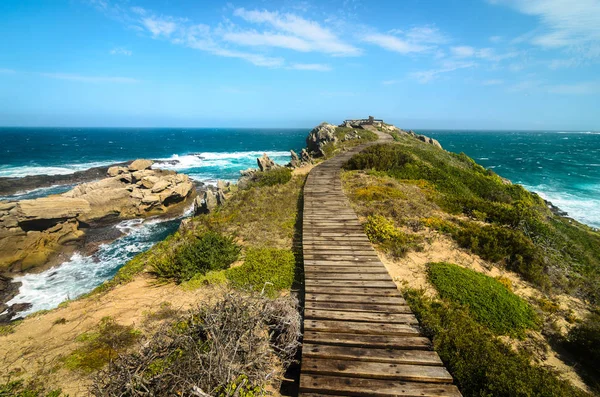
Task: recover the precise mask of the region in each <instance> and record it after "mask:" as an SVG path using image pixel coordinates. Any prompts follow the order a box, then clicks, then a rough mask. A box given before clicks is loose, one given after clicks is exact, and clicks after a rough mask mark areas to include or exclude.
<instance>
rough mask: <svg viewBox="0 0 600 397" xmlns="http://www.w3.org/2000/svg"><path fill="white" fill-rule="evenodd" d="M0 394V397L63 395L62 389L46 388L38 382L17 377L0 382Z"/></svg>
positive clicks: (55, 396)
mask: <svg viewBox="0 0 600 397" xmlns="http://www.w3.org/2000/svg"><path fill="white" fill-rule="evenodd" d="M0 396H2V397H60V396H64V394H63V393H62V390H60V389H56V390H48V389H47V388H46V387H45V386H44V385H43V384H39V382H35V381H29V382H28V383H25V381H23V380H21V379H19V380H14V381H9V382H7V383H5V384H0Z"/></svg>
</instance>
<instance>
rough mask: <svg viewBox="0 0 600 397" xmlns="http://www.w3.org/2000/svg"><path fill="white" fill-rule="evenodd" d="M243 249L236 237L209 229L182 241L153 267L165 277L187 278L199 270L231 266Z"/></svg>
mask: <svg viewBox="0 0 600 397" xmlns="http://www.w3.org/2000/svg"><path fill="white" fill-rule="evenodd" d="M240 251H241V247H240V246H238V245H237V244H236V243H235V241H234V239H233V238H232V237H227V236H223V235H221V234H219V233H216V232H212V231H208V232H206V233H203V234H201V235H199V236H195V237H194V238H192V239H190V241H188V242H186V243H185V244H181V245H180V246H179V247H178V249H177V250H176V251H175V253H174V255H173V256H172V257H170V258H167V260H165V261H162V262H159V263H155V264H154V265H153V268H152V271H153V273H154V274H156V275H157V276H158V277H159V278H162V279H172V280H175V281H177V282H182V281H187V280H189V279H191V278H192V277H194V276H195V275H196V274H205V273H206V272H208V271H211V270H222V269H226V268H228V267H229V266H230V265H231V264H232V263H233V262H235V261H236V260H237V259H238V258H239V255H240Z"/></svg>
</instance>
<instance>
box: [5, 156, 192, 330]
mask: <svg viewBox="0 0 600 397" xmlns="http://www.w3.org/2000/svg"><path fill="white" fill-rule="evenodd" d="M152 165H153V161H152V160H141V159H140V160H135V161H133V162H127V163H123V165H117V166H112V167H109V168H107V169H106V170H105V174H104V175H103V176H104V178H103V179H100V180H97V181H94V182H87V183H83V184H79V185H77V186H76V187H75V188H73V189H71V190H69V191H68V192H65V193H62V194H59V195H52V196H48V197H42V198H37V199H31V200H20V201H2V202H0V274H2V275H3V277H2V279H1V280H0V313H1V314H2V315H1V316H0V322H1V321H2V319H3V318H4V320H6V318H10V317H12V316H13V315H14V313H15V312H17V311H21V310H23V308H22V307H19V308H8V307H7V306H6V305H5V302H7V301H9V300H10V299H12V298H13V297H14V296H15V295H16V294H17V293H18V287H19V286H18V285H17V284H15V283H12V282H11V281H10V280H11V279H10V277H11V276H14V275H17V274H24V273H31V272H38V271H41V270H45V269H48V268H50V267H52V266H55V265H57V264H60V263H62V262H64V261H66V260H68V259H69V258H70V257H71V256H72V255H73V254H74V253H75V252H76V251H82V252H85V253H86V254H88V255H90V254H92V253H93V252H95V250H97V248H98V247H99V245H100V244H103V243H107V242H110V241H113V240H115V239H117V238H119V237H120V236H121V235H122V233H121V232H120V231H118V230H117V229H115V228H114V225H115V224H116V223H118V222H120V221H122V220H125V219H133V218H148V217H155V216H172V215H174V214H181V213H183V211H184V209H185V208H186V207H187V206H189V205H191V202H192V200H193V199H194V198H195V196H196V189H195V185H194V183H193V182H192V181H191V180H190V178H189V177H188V176H187V175H184V174H178V173H176V172H175V171H169V170H160V169H151V167H152ZM98 172H99V170H98V169H94V170H92V171H91V172H89V173H85V172H84V173H83V174H81V175H84V176H81V177H82V178H87V177H91V176H94V177H95V176H97V175H98ZM17 309H18V310H17Z"/></svg>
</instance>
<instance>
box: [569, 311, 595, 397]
mask: <svg viewBox="0 0 600 397" xmlns="http://www.w3.org/2000/svg"><path fill="white" fill-rule="evenodd" d="M566 345H567V348H568V349H569V350H570V351H571V352H572V353H574V356H575V357H576V359H577V361H578V362H579V363H580V364H581V366H582V367H583V368H584V370H585V374H584V378H585V379H586V381H588V383H589V384H590V385H591V386H592V387H593V388H594V389H595V390H596V391H597V392H600V368H599V367H598V363H600V313H591V314H590V315H589V316H588V317H587V318H586V319H585V320H584V321H583V322H582V323H580V324H578V325H576V326H575V327H573V328H572V329H571V331H570V332H569V334H568V335H567V343H566Z"/></svg>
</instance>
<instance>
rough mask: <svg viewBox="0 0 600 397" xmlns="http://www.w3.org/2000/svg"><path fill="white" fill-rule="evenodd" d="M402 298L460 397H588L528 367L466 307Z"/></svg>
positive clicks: (408, 294) (414, 293)
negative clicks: (438, 356) (427, 337)
mask: <svg viewBox="0 0 600 397" xmlns="http://www.w3.org/2000/svg"><path fill="white" fill-rule="evenodd" d="M405 298H406V300H407V302H408V303H409V305H410V307H411V309H412V310H413V312H414V313H415V315H416V316H417V318H418V319H419V322H420V324H421V326H422V328H423V329H424V330H425V332H426V334H427V336H429V337H431V338H432V340H433V344H434V348H435V350H436V351H437V352H438V354H439V355H440V358H441V359H442V361H443V362H444V364H445V365H446V368H447V369H448V370H449V371H450V373H451V374H452V376H453V377H454V380H455V382H456V384H457V386H458V388H459V389H460V391H461V393H462V395H463V396H465V397H481V396H489V397H491V396H494V397H504V396H506V397H512V396H547V397H571V396H572V397H584V396H588V397H589V395H588V394H587V393H585V392H583V391H581V390H580V389H578V388H576V387H574V386H572V385H571V384H570V383H569V382H568V381H566V380H562V379H560V378H559V377H558V376H557V374H556V373H554V372H552V371H551V370H549V369H546V368H544V367H540V366H537V365H535V364H532V357H531V354H530V353H527V352H525V351H518V352H517V351H514V350H513V349H512V348H511V347H510V346H508V345H507V344H505V343H503V342H502V341H501V340H499V339H498V338H496V337H495V335H494V333H493V332H492V331H490V330H489V329H488V328H487V327H485V326H484V325H482V324H481V323H479V322H478V321H476V320H475V319H474V318H473V317H472V314H471V312H470V311H469V310H468V309H467V308H466V307H465V306H461V305H458V304H454V303H450V302H441V301H439V300H434V299H431V298H428V297H426V296H425V294H424V292H423V291H418V290H414V289H409V290H406V291H405Z"/></svg>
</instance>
